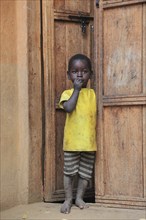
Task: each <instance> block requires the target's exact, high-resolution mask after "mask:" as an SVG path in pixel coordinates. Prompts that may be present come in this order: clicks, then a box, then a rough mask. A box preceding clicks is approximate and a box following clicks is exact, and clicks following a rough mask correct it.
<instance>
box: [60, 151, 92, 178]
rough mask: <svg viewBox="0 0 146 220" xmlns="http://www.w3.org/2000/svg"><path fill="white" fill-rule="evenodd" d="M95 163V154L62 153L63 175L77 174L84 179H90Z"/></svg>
mask: <svg viewBox="0 0 146 220" xmlns="http://www.w3.org/2000/svg"><path fill="white" fill-rule="evenodd" d="M94 162H95V152H78V151H75V152H69V151H65V152H64V174H65V175H70V176H74V175H76V174H77V173H78V174H79V175H80V177H82V178H84V179H87V180H89V179H91V178H92V173H93V167H94Z"/></svg>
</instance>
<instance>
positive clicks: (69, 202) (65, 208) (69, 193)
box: [60, 175, 73, 214]
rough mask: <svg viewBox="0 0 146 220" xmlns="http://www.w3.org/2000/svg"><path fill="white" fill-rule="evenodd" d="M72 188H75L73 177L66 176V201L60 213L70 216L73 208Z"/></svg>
mask: <svg viewBox="0 0 146 220" xmlns="http://www.w3.org/2000/svg"><path fill="white" fill-rule="evenodd" d="M72 188H73V176H67V175H64V191H65V201H64V203H63V204H62V206H61V209H60V212H62V213H65V214H68V213H69V212H70V209H71V206H72V199H73V196H72Z"/></svg>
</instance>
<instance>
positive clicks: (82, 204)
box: [75, 199, 89, 209]
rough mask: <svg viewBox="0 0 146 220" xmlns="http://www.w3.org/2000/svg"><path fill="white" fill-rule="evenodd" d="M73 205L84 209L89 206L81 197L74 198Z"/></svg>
mask: <svg viewBox="0 0 146 220" xmlns="http://www.w3.org/2000/svg"><path fill="white" fill-rule="evenodd" d="M75 205H76V206H77V207H79V208H80V209H86V208H89V205H87V204H86V203H85V202H84V201H83V200H82V199H76V201H75Z"/></svg>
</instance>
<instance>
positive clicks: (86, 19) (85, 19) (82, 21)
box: [68, 15, 93, 33]
mask: <svg viewBox="0 0 146 220" xmlns="http://www.w3.org/2000/svg"><path fill="white" fill-rule="evenodd" d="M68 17H69V18H70V19H71V20H75V21H76V22H79V23H80V24H81V30H82V33H86V26H87V25H88V24H89V21H90V20H93V17H90V16H84V15H79V16H77V15H69V16H68Z"/></svg>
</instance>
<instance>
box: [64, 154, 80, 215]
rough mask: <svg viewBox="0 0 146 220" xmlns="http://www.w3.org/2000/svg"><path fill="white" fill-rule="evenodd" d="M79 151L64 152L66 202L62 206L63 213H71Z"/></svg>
mask: <svg viewBox="0 0 146 220" xmlns="http://www.w3.org/2000/svg"><path fill="white" fill-rule="evenodd" d="M79 161H80V154H79V152H66V151H65V152H64V190H65V202H64V203H63V204H62V206H61V210H60V211H61V212H62V213H65V214H67V213H69V212H70V209H71V206H72V189H73V179H74V176H75V175H76V173H77V172H78V167H79Z"/></svg>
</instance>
